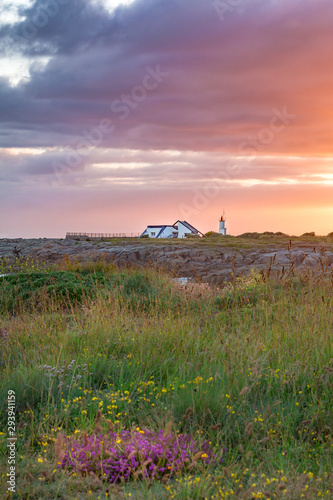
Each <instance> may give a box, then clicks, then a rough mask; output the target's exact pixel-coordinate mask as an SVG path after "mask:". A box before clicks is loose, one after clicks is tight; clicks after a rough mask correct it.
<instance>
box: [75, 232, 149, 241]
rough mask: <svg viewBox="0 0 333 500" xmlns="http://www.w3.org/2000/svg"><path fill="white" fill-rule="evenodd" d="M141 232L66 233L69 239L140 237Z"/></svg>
mask: <svg viewBox="0 0 333 500" xmlns="http://www.w3.org/2000/svg"><path fill="white" fill-rule="evenodd" d="M139 236H140V233H66V238H69V239H83V238H92V239H99V240H100V239H106V238H138V237H139Z"/></svg>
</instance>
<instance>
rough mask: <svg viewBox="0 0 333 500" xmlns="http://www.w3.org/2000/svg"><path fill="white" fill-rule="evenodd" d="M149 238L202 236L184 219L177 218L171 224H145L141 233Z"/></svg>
mask: <svg viewBox="0 0 333 500" xmlns="http://www.w3.org/2000/svg"><path fill="white" fill-rule="evenodd" d="M147 235H148V237H149V238H186V237H187V236H191V235H192V236H193V235H195V236H200V237H202V236H204V234H202V233H201V231H199V230H198V229H196V228H195V227H193V226H191V224H189V223H188V222H186V221H185V220H177V222H175V223H174V224H173V225H172V226H168V225H160V226H147V229H145V231H144V232H143V233H142V234H141V236H140V237H142V236H147Z"/></svg>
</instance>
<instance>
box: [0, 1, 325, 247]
mask: <svg viewBox="0 0 333 500" xmlns="http://www.w3.org/2000/svg"><path fill="white" fill-rule="evenodd" d="M332 25H333V3H332V1H331V0H236V1H235V0H132V1H131V0H123V1H118V0H15V1H14V0H3V1H2V2H1V6H0V238H16V237H23V238H29V237H64V236H65V234H66V232H105V233H113V232H114V233H118V232H122V233H128V234H130V233H141V232H143V230H144V229H145V227H146V226H147V225H149V224H154V225H155V224H173V223H174V222H175V221H177V220H178V219H180V220H184V219H185V220H187V221H188V222H190V223H191V224H192V225H194V226H195V227H197V228H198V229H199V230H200V231H202V232H207V231H210V230H213V231H217V230H218V220H219V218H220V216H221V213H223V211H225V215H226V218H227V228H228V233H229V234H234V235H237V234H241V233H243V232H248V231H258V232H261V231H283V232H285V233H288V234H293V235H300V234H302V233H304V232H309V231H315V232H316V234H319V235H326V234H328V233H329V232H331V231H333V196H332V195H333V141H332V133H333V65H332V49H333V31H332Z"/></svg>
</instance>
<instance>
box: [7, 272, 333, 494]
mask: <svg viewBox="0 0 333 500" xmlns="http://www.w3.org/2000/svg"><path fill="white" fill-rule="evenodd" d="M69 271H70V272H71V273H73V272H74V273H76V274H75V276H76V277H77V278H78V279H79V278H80V279H81V280H82V287H83V288H84V286H85V279H86V278H84V277H86V276H87V272H88V271H89V272H90V271H92V268H88V269H86V270H84V269H82V268H80V269H79V268H77V269H69ZM82 271H85V272H82ZM98 271H99V272H100V271H101V269H99V270H98ZM103 273H104V274H105V276H107V277H108V279H109V280H110V282H112V283H113V284H114V283H115V284H116V285H115V286H105V285H101V284H99V287H98V288H97V289H96V290H95V292H94V294H93V295H90V296H89V294H87V295H85V294H83V295H80V296H79V303H76V304H75V303H74V302H72V303H70V302H68V303H66V304H63V303H62V304H61V306H62V307H60V304H59V303H57V299H56V298H55V297H54V296H47V295H46V294H45V290H46V289H45V288H44V289H43V291H42V292H41V294H40V295H39V297H40V296H42V295H43V293H44V300H39V302H38V303H37V304H35V303H31V302H30V303H28V302H27V303H26V305H24V303H23V305H21V309H20V314H16V315H15V316H13V315H8V311H7V310H5V311H4V312H3V316H2V319H1V323H0V327H1V325H2V331H1V332H2V336H3V337H6V339H4V341H3V345H2V347H1V358H0V363H1V370H2V373H1V387H0V401H1V404H2V407H1V419H2V429H1V430H3V432H5V424H6V413H5V409H6V397H7V396H6V395H7V391H8V390H9V389H11V390H14V391H15V393H16V400H17V404H18V412H19V413H18V415H17V420H16V423H17V426H18V433H17V434H18V441H17V470H18V490H19V496H17V498H31V499H32V498H50V499H51V498H52V499H53V498H63V499H65V498H66V499H67V498H68V499H70V498H80V499H81V498H99V497H100V498H105V497H106V496H110V495H111V496H112V497H113V498H124V497H125V496H129V495H130V494H131V498H156V499H158V498H172V497H173V498H184V499H187V498H193V499H194V498H198V499H199V498H225V497H226V495H227V494H228V497H230V496H231V497H235V498H282V497H283V498H287V499H299V498H310V499H311V498H317V497H318V496H324V497H326V498H332V495H333V493H332V487H333V485H332V477H331V479H330V474H331V470H332V450H333V447H332V446H333V439H332V429H333V404H332V396H331V395H332V388H333V379H332V376H333V375H332V369H333V359H332V358H333V347H332V331H333V318H332V307H333V297H332V284H333V282H332V276H331V277H324V276H312V277H310V276H305V277H304V276H303V277H285V278H284V279H283V281H280V282H277V281H271V280H268V281H266V282H263V281H261V280H259V279H255V278H252V280H249V281H248V282H246V283H245V282H244V283H240V284H238V285H236V286H235V287H234V288H232V287H231V288H230V289H229V290H227V291H225V292H223V293H221V292H217V291H216V292H214V293H211V292H210V291H206V290H204V289H203V290H202V291H200V288H194V289H192V290H189V291H188V292H184V291H179V290H177V289H175V287H174V285H173V284H172V283H171V282H170V280H169V279H168V278H167V277H166V276H164V275H161V274H156V273H155V272H153V271H140V272H139V271H131V270H126V271H122V272H121V273H120V272H119V271H117V270H116V269H114V268H113V267H111V266H107V265H105V266H104V267H103ZM88 274H89V273H88ZM120 276H121V278H120ZM0 280H2V281H1V283H2V285H0V286H1V287H3V286H4V285H3V283H5V281H4V279H3V278H2V279H1V278H0ZM30 282H31V283H32V285H31V286H32V287H35V284H34V281H33V280H30ZM6 283H7V284H6V286H8V279H7V281H6ZM102 288H103V293H102ZM0 290H4V288H1V289H0ZM6 293H8V291H7V292H6ZM0 294H1V291H0ZM85 297H87V298H85ZM76 299H78V298H77V297H76ZM61 300H62V299H61ZM73 359H74V360H75V362H74V363H73V364H72V365H71V366H72V367H73V368H72V369H70V368H69V365H70V363H71V361H72V360H73ZM44 365H48V366H49V368H44ZM85 365H86V366H85ZM61 367H63V370H64V375H61V373H58V374H57V375H56V376H54V377H50V376H48V373H49V372H50V371H52V368H54V370H53V371H55V369H56V368H57V369H60V368H61ZM99 408H100V409H102V412H103V415H104V416H105V417H106V418H107V419H108V420H110V421H111V422H112V425H113V426H114V428H115V429H117V428H121V427H123V428H130V426H131V425H133V424H134V425H136V426H139V427H140V428H144V427H148V428H154V429H160V428H164V426H165V425H166V424H167V422H170V421H173V425H174V428H175V429H176V430H177V431H179V432H186V433H191V434H193V435H194V436H197V438H198V439H200V438H201V437H202V436H204V437H207V438H208V439H209V440H210V442H211V443H212V446H213V447H215V448H216V450H217V453H218V454H219V455H220V458H223V460H224V462H223V463H222V464H221V465H219V466H218V467H217V468H214V467H211V468H208V469H202V470H201V471H200V470H197V471H195V472H194V473H193V474H192V476H190V477H183V478H182V479H179V480H177V481H175V482H171V483H170V484H166V485H162V484H156V485H155V484H153V485H152V486H151V487H148V485H145V484H140V483H131V484H129V485H126V486H124V487H123V486H121V487H120V486H118V487H110V486H109V485H105V484H104V483H102V482H99V481H98V480H96V478H86V479H84V480H83V479H82V478H78V477H75V476H74V475H70V474H69V473H68V472H67V471H59V470H58V468H57V458H56V456H55V447H54V440H55V438H56V434H57V432H58V431H59V430H60V432H63V433H65V434H67V435H72V434H74V433H75V431H77V435H80V433H81V432H82V431H85V430H86V431H88V432H92V431H93V429H94V426H95V417H96V414H97V411H98V409H99ZM104 425H105V429H107V426H106V423H104ZM6 437H7V436H6V434H3V435H1V436H0V450H1V454H2V463H3V465H4V468H3V473H4V474H5V465H6V464H5V461H6V459H7V448H6ZM5 480H6V478H5V476H3V477H2V484H1V485H0V488H1V491H5V489H6V488H5V484H4V482H5ZM330 480H331V484H330ZM330 488H331V489H330Z"/></svg>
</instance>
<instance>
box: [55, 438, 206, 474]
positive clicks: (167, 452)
mask: <svg viewBox="0 0 333 500" xmlns="http://www.w3.org/2000/svg"><path fill="white" fill-rule="evenodd" d="M64 444H65V454H64V455H63V458H62V461H61V465H60V467H61V468H67V469H69V470H73V471H75V472H77V473H80V474H82V475H91V473H93V474H95V475H97V476H99V477H103V478H104V479H106V480H108V481H110V482H111V483H117V482H120V481H121V482H124V481H129V480H131V479H135V478H136V479H149V480H154V479H156V480H161V479H162V478H164V477H166V478H172V477H174V476H175V475H180V474H181V473H182V472H184V471H191V470H193V469H195V468H196V467H197V466H198V465H199V463H200V462H201V463H203V464H209V463H210V462H211V461H214V458H215V457H214V456H213V455H212V452H211V449H210V446H209V444H208V443H207V442H204V443H203V444H202V445H201V446H200V447H199V446H198V444H197V443H196V442H195V441H194V440H193V439H192V438H191V436H189V435H182V434H180V435H176V434H173V433H170V434H169V435H165V432H163V431H158V432H155V431H151V430H135V431H134V430H132V431H125V430H123V431H121V432H120V433H116V432H110V433H109V434H93V435H92V436H90V437H88V436H87V435H86V434H85V435H84V436H82V437H81V438H80V439H79V440H74V439H73V438H66V440H65V441H64Z"/></svg>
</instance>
